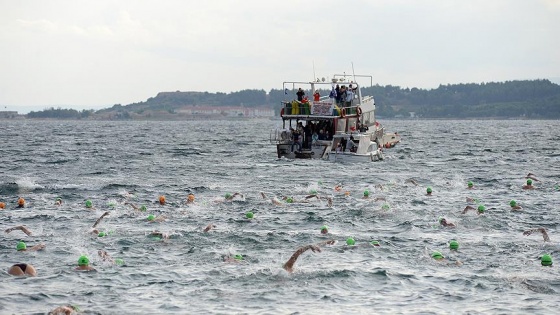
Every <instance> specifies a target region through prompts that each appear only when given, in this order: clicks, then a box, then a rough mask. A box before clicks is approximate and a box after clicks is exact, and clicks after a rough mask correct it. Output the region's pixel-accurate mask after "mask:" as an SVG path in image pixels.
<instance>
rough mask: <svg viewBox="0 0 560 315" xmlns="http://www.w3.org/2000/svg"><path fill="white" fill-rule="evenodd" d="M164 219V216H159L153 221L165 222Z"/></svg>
mask: <svg viewBox="0 0 560 315" xmlns="http://www.w3.org/2000/svg"><path fill="white" fill-rule="evenodd" d="M165 219H166V217H165V216H164V215H160V216H159V217H157V218H155V219H154V221H156V222H162V221H165Z"/></svg>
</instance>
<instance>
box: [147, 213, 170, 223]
mask: <svg viewBox="0 0 560 315" xmlns="http://www.w3.org/2000/svg"><path fill="white" fill-rule="evenodd" d="M147 219H148V222H149V223H154V222H162V221H165V219H166V218H165V216H163V215H158V216H157V217H156V216H154V215H153V214H150V215H149V216H148V217H147Z"/></svg>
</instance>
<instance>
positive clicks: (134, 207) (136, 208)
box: [124, 202, 140, 211]
mask: <svg viewBox="0 0 560 315" xmlns="http://www.w3.org/2000/svg"><path fill="white" fill-rule="evenodd" d="M124 204H125V205H129V206H131V207H132V209H134V210H136V211H140V208H139V207H138V206H137V205H135V204H133V203H130V202H125V203H124Z"/></svg>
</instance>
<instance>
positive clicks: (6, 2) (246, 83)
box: [0, 0, 560, 113]
mask: <svg viewBox="0 0 560 315" xmlns="http://www.w3.org/2000/svg"><path fill="white" fill-rule="evenodd" d="M352 63H353V65H354V71H355V73H356V74H367V75H372V76H373V77H374V84H375V83H378V84H381V85H387V84H392V85H399V86H402V87H421V88H436V87H437V86H438V85H439V84H447V83H469V82H475V83H480V82H490V81H506V80H518V79H538V78H550V79H553V80H559V78H560V0H491V1H489V0H463V1H454V0H363V1H362V0H349V1H334V0H305V1H296V0H282V1H275V0H267V1H265V0H243V1H241V0H240V1H226V0H205V1H200V0H199V1H188V0H173V1H170V0H161V1H155V0H154V1H148V0H119V1H113V0H95V1H78V0H67V1H60V0H50V1H44V0H34V1H25V0H17V1H12V0H0V106H1V107H0V110H17V111H19V112H20V113H26V112H28V111H30V110H41V109H44V108H46V107H50V106H54V107H58V106H60V107H62V108H76V109H84V108H86V109H89V108H94V109H99V108H106V107H110V106H112V105H113V104H123V105H126V104H130V103H133V102H141V101H145V100H146V99H148V98H149V97H153V96H155V95H156V94H157V93H158V92H162V91H177V90H179V91H208V92H225V93H228V92H232V91H239V90H243V89H264V90H266V91H269V90H270V89H272V88H275V89H281V88H282V82H283V81H294V80H302V81H303V80H312V79H313V77H314V76H315V77H326V78H329V77H331V76H332V74H334V73H343V72H346V73H348V74H350V73H352ZM313 68H315V75H314V72H313Z"/></svg>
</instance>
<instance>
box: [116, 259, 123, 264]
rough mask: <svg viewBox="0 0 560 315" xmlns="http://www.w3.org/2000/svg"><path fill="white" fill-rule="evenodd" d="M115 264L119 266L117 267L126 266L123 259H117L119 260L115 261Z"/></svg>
mask: <svg viewBox="0 0 560 315" xmlns="http://www.w3.org/2000/svg"><path fill="white" fill-rule="evenodd" d="M115 264H117V265H124V260H122V259H120V258H117V259H115Z"/></svg>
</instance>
